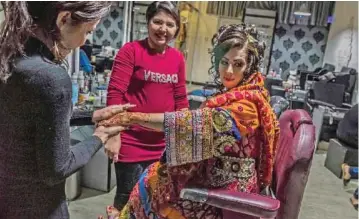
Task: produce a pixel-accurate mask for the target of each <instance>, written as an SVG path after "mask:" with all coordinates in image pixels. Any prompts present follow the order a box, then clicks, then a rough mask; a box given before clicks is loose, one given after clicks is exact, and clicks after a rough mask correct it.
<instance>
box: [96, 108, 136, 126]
mask: <svg viewBox="0 0 359 219" xmlns="http://www.w3.org/2000/svg"><path fill="white" fill-rule="evenodd" d="M134 106H135V105H132V104H124V105H113V106H108V107H106V108H103V109H100V110H96V111H95V112H94V113H93V116H92V122H94V123H98V122H100V121H103V120H107V119H109V118H112V117H113V116H114V115H116V114H118V113H122V112H126V110H128V109H130V108H132V107H134ZM99 126H101V125H99Z"/></svg>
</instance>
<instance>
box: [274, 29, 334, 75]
mask: <svg viewBox="0 0 359 219" xmlns="http://www.w3.org/2000/svg"><path fill="white" fill-rule="evenodd" d="M327 38H328V29H327V28H325V27H313V26H303V25H293V24H291V25H288V24H277V26H276V30H275V39H274V44H273V49H272V61H271V69H273V70H275V71H277V72H278V71H279V68H281V69H282V71H283V74H285V75H287V74H288V73H289V70H296V69H301V70H314V69H316V68H318V67H321V66H322V64H323V57H324V52H325V47H326V42H327Z"/></svg>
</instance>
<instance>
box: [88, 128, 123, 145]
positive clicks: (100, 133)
mask: <svg viewBox="0 0 359 219" xmlns="http://www.w3.org/2000/svg"><path fill="white" fill-rule="evenodd" d="M124 130H126V128H125V127H122V126H112V127H105V126H98V127H96V129H95V131H94V133H93V135H94V136H97V137H99V138H100V139H101V141H102V143H103V144H106V143H107V140H108V139H109V138H111V137H113V136H115V135H117V134H118V133H120V132H121V131H124Z"/></svg>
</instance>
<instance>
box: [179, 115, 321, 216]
mask: <svg viewBox="0 0 359 219" xmlns="http://www.w3.org/2000/svg"><path fill="white" fill-rule="evenodd" d="M279 125H280V130H281V134H280V139H279V145H278V151H277V155H276V157H277V159H276V160H275V164H274V171H273V184H272V186H271V189H272V190H273V192H274V194H275V196H276V198H272V197H269V196H262V195H258V194H250V193H243V192H229V191H225V190H220V189H219V190H206V189H199V188H185V189H183V190H182V191H181V198H182V199H186V200H191V201H195V202H200V203H206V204H208V205H212V206H215V207H218V208H221V209H223V218H224V219H234V218H241V219H242V218H246V219H249V218H250V219H258V218H261V219H264V218H266V219H297V218H298V215H299V211H300V206H301V202H302V198H303V194H304V190H305V186H306V184H307V180H308V176H309V171H310V167H311V163H312V159H313V152H314V140H315V139H314V126H313V124H312V119H311V117H310V116H309V114H308V113H307V112H306V111H304V110H287V111H285V112H284V113H283V114H282V116H281V117H280V119H279Z"/></svg>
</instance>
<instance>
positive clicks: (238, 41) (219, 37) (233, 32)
mask: <svg viewBox="0 0 359 219" xmlns="http://www.w3.org/2000/svg"><path fill="white" fill-rule="evenodd" d="M212 45H213V50H212V57H211V62H212V67H211V68H210V69H209V71H208V72H209V74H210V75H212V76H213V77H214V81H215V83H216V85H217V86H218V88H219V89H220V90H223V85H222V83H221V81H220V75H219V72H218V67H219V62H220V60H221V59H222V58H223V56H224V55H225V54H226V53H227V52H228V51H229V50H230V49H232V48H234V47H237V48H240V49H246V50H247V69H246V70H245V73H244V78H243V80H242V81H241V82H240V83H244V82H245V81H246V79H248V77H249V76H250V75H251V74H253V73H255V72H258V71H259V65H260V63H261V62H262V59H263V56H264V50H265V44H264V42H260V41H259V33H258V31H257V30H256V28H255V26H254V25H250V26H247V25H246V24H235V25H224V26H222V27H220V28H219V30H218V32H217V33H216V34H214V36H213V38H212Z"/></svg>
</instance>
